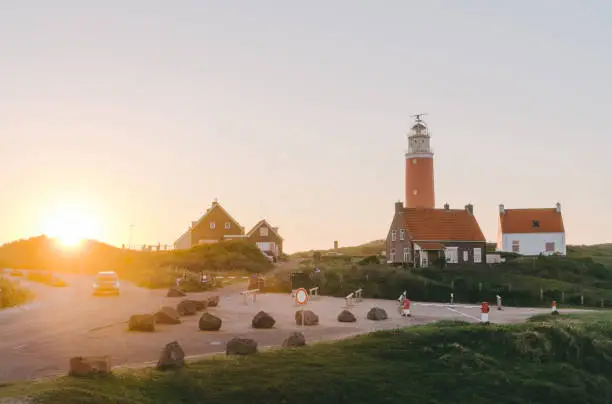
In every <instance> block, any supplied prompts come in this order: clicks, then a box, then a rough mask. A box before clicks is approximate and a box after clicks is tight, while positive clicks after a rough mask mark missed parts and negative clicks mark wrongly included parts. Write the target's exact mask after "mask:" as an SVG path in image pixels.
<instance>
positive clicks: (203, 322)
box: [198, 313, 222, 331]
mask: <svg viewBox="0 0 612 404" xmlns="http://www.w3.org/2000/svg"><path fill="white" fill-rule="evenodd" d="M221 324H222V321H221V319H220V318H219V317H216V316H213V315H212V314H210V313H204V314H202V317H200V322H199V324H198V325H199V327H200V330H202V331H219V329H220V328H221Z"/></svg>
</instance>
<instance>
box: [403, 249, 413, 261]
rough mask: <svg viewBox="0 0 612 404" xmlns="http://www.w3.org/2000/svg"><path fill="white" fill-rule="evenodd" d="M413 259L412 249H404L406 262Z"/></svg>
mask: <svg viewBox="0 0 612 404" xmlns="http://www.w3.org/2000/svg"><path fill="white" fill-rule="evenodd" d="M411 258H412V257H410V248H408V247H406V248H404V262H410V261H411Z"/></svg>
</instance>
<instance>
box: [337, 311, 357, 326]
mask: <svg viewBox="0 0 612 404" xmlns="http://www.w3.org/2000/svg"><path fill="white" fill-rule="evenodd" d="M338 321H339V322H341V323H354V322H355V321H357V318H355V315H354V314H353V313H351V312H350V311H348V310H342V312H340V314H338Z"/></svg>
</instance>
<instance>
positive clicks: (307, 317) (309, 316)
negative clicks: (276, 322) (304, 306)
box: [295, 310, 319, 325]
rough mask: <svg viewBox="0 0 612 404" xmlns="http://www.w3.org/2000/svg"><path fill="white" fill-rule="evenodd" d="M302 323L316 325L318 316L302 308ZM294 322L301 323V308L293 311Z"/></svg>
mask: <svg viewBox="0 0 612 404" xmlns="http://www.w3.org/2000/svg"><path fill="white" fill-rule="evenodd" d="M303 313H304V323H303V324H304V325H317V324H319V316H317V315H316V314H314V313H313V312H312V311H310V310H304V311H303ZM295 324H297V325H302V310H298V311H296V312H295Z"/></svg>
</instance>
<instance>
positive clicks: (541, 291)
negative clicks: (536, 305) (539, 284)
mask: <svg viewBox="0 0 612 404" xmlns="http://www.w3.org/2000/svg"><path fill="white" fill-rule="evenodd" d="M540 300H541V301H544V291H543V290H542V288H540Z"/></svg>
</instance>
